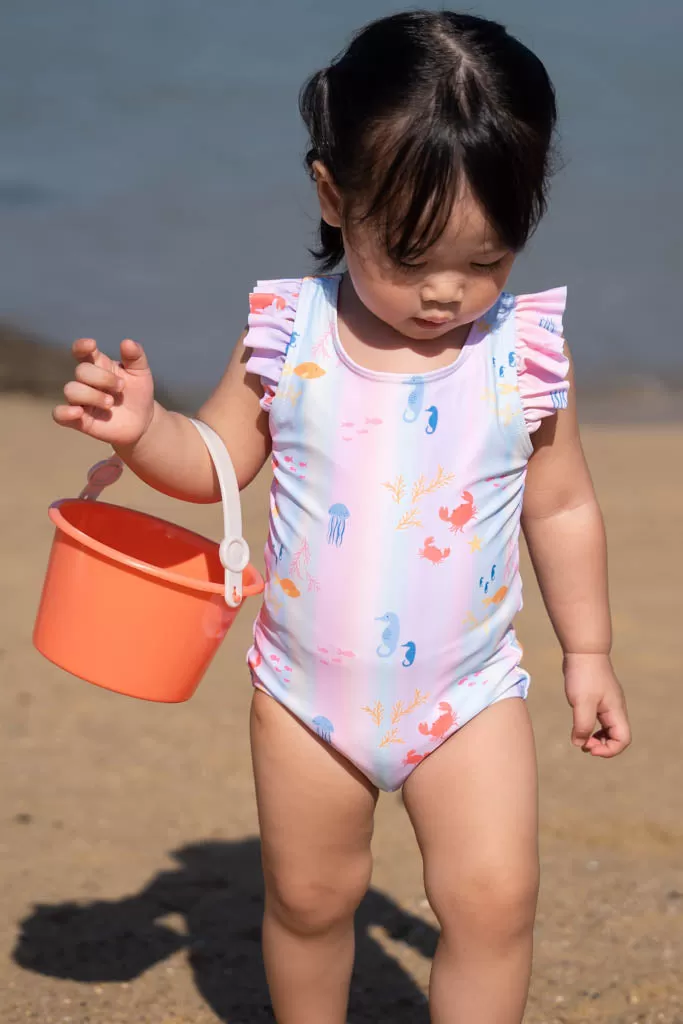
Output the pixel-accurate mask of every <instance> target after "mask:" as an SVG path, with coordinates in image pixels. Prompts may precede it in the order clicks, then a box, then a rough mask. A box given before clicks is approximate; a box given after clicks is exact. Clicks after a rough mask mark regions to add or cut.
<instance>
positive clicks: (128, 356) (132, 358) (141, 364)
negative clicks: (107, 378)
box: [121, 338, 149, 373]
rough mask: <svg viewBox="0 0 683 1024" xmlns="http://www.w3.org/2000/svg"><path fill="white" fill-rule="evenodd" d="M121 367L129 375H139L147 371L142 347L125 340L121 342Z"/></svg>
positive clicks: (128, 339)
mask: <svg viewBox="0 0 683 1024" xmlns="http://www.w3.org/2000/svg"><path fill="white" fill-rule="evenodd" d="M121 365H122V366H123V368H124V370H128V371H129V373H141V372H144V371H148V370H149V363H148V362H147V356H146V355H145V350H144V348H143V347H142V345H139V344H138V342H137V341H131V339H130V338H127V339H126V340H125V341H122V342H121Z"/></svg>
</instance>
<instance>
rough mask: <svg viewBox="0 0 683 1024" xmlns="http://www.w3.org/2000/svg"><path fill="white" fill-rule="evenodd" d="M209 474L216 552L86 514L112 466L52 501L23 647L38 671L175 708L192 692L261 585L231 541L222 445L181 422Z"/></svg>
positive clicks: (124, 519)
mask: <svg viewBox="0 0 683 1024" xmlns="http://www.w3.org/2000/svg"><path fill="white" fill-rule="evenodd" d="M192 422H193V423H194V425H195V426H196V427H197V429H198V430H199V432H200V433H201V435H202V437H203V439H204V441H205V443H206V445H207V447H208V449H209V452H210V453H211V457H212V459H213V462H214V466H215V468H216V473H217V476H218V479H219V482H220V487H221V495H222V498H223V514H224V527H225V531H224V538H225V539H224V540H223V542H222V543H221V544H220V545H219V544H216V543H215V541H212V540H209V539H207V538H206V537H202V536H200V535H199V534H197V533H193V532H192V531H190V530H186V529H184V528H183V527H180V526H175V525H173V524H171V523H167V522H165V521H164V520H163V519H158V518H156V517H155V516H150V515H146V514H145V513H143V512H135V511H133V510H132V509H128V508H122V507H120V506H118V505H108V504H105V503H103V502H97V501H96V498H97V497H98V496H99V494H100V492H101V491H102V489H103V487H105V486H107V485H108V484H109V483H112V482H113V481H114V480H115V479H118V477H119V476H120V475H121V472H122V469H123V464H122V463H121V460H120V459H118V457H117V456H114V457H113V458H111V459H108V460H106V461H105V462H102V463H98V464H97V466H94V467H93V469H92V470H91V471H90V473H89V476H88V486H87V487H86V488H85V490H84V491H83V492H82V494H81V496H80V497H79V498H77V499H65V500H62V501H57V502H55V503H54V504H53V505H51V506H50V509H49V513H48V514H49V516H50V519H51V520H52V522H53V523H54V524H55V527H56V530H55V535H54V539H53V542H52V550H51V552H50V560H49V563H48V568H47V574H46V577H45V583H44V586H43V593H42V597H41V601H40V607H39V609H38V615H37V619H36V624H35V629H34V633H33V642H34V644H35V646H36V647H37V649H38V650H39V651H40V653H41V654H43V655H44V656H45V657H46V658H48V659H49V660H50V661H52V662H54V663H55V664H56V665H59V666H60V668H63V669H66V671H67V672H71V673H72V674H73V675H75V676H80V678H82V679H85V680H87V681H88V682H90V683H95V684H96V685H97V686H103V687H105V688H106V689H108V690H115V691H116V692H118V693H123V694H126V695H128V696H130V697H140V698H142V699H143V700H153V701H163V702H166V703H177V702H179V701H184V700H187V699H188V698H189V697H191V696H192V694H193V693H194V691H195V690H196V688H197V686H198V684H199V682H200V680H201V678H202V676H203V675H204V673H205V671H206V669H207V668H208V666H209V663H210V662H211V659H212V658H213V656H214V654H215V653H216V651H217V650H218V647H219V646H220V644H221V641H222V640H223V637H224V636H225V634H226V633H227V631H228V630H229V629H230V626H231V625H232V623H233V622H234V620H235V617H236V615H237V613H238V611H239V609H240V607H241V604H242V601H243V598H244V597H250V596H253V595H256V594H260V593H262V591H263V588H264V583H263V579H262V578H261V576H260V574H259V573H258V572H257V570H256V569H255V568H254V567H253V566H252V565H250V564H249V549H248V547H247V544H246V541H245V540H244V539H243V538H242V536H241V531H242V524H241V518H242V517H241V510H240V502H239V490H238V487H237V480H236V478H235V473H234V470H233V468H232V464H231V462H230V459H229V456H228V453H227V451H226V450H225V446H224V445H223V443H222V441H221V440H220V438H219V437H218V435H217V434H215V433H214V432H213V431H212V430H211V429H210V428H209V427H207V426H206V424H205V423H199V422H198V421H195V420H193V421H192Z"/></svg>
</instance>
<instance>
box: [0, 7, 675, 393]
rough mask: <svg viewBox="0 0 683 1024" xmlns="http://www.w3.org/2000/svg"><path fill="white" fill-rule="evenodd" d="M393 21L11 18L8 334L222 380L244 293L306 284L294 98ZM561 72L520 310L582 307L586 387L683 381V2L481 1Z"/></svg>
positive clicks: (3, 305)
mask: <svg viewBox="0 0 683 1024" xmlns="http://www.w3.org/2000/svg"><path fill="white" fill-rule="evenodd" d="M409 6H413V5H408V4H396V3H387V2H384V0H364V2H361V0H344V2H343V3H338V4H331V3H320V2H318V3H312V2H310V0H287V2H286V3H283V2H282V0H259V3H254V4H244V3H237V2H235V0H233V2H230V0H193V2H192V3H189V2H188V0H116V2H115V3H112V2H111V0H60V2H59V3H55V2H54V0H31V2H30V3H27V2H26V0H4V2H3V5H2V12H1V13H0V132H1V134H2V146H1V147H0V239H1V242H0V313H1V315H2V317H3V318H4V319H7V320H11V321H13V322H14V323H16V324H18V325H21V326H24V327H27V328H29V329H31V330H35V331H38V332H40V333H42V334H44V335H46V336H48V337H50V338H52V339H54V340H55V341H60V342H63V341H70V340H71V339H72V338H75V337H78V336H81V335H83V334H86V335H92V336H95V337H97V338H98V340H99V341H100V343H101V344H102V346H103V347H105V348H108V349H109V350H110V351H113V350H114V347H115V346H116V345H117V344H118V341H119V339H120V338H122V337H127V336H132V337H134V338H136V339H138V340H140V341H142V342H143V343H144V344H145V346H146V348H147V350H148V352H149V355H150V357H151V359H152V361H153V365H154V367H155V370H156V373H157V374H158V376H159V377H160V378H161V379H163V380H164V381H165V382H167V383H169V384H170V385H172V386H175V387H176V388H183V389H186V390H187V389H190V390H192V391H204V390H206V389H207V388H210V387H211V386H212V384H213V383H214V382H215V381H216V379H217V378H218V376H219V375H220V373H221V372H222V369H223V367H224V365H225V362H226V360H227V358H228V356H229V354H230V351H231V349H232V347H233V345H234V343H235V340H236V338H237V337H238V335H239V333H240V331H241V329H242V327H243V325H244V321H245V317H246V308H247V300H246V296H247V292H248V290H249V288H250V286H251V284H252V283H253V281H254V280H255V279H256V278H258V277H260V278H267V277H291V276H296V275H298V274H300V273H304V272H306V271H308V270H310V267H311V262H310V259H309V257H308V255H307V251H306V247H307V245H308V244H310V243H311V241H312V235H313V231H314V228H315V224H316V219H317V218H316V212H315V205H314V196H313V193H312V187H311V185H310V183H309V182H308V179H307V178H306V175H305V173H304V171H303V168H302V165H301V156H302V152H303V148H304V142H305V140H304V134H303V129H302V127H301V126H300V124H299V120H298V113H297V107H296V98H297V92H298V89H299V86H300V84H301V83H302V81H303V79H304V78H305V77H306V75H307V74H308V73H310V71H312V70H314V69H315V68H316V67H318V66H320V65H321V64H323V63H326V62H327V60H328V58H329V57H330V56H331V55H332V54H334V53H335V52H336V51H337V50H339V49H341V48H342V46H343V45H344V44H345V41H346V40H347V38H348V36H349V33H350V32H351V31H352V30H353V29H355V28H356V27H359V26H360V25H361V24H363V23H364V22H365V21H367V20H368V19H370V18H372V17H379V16H381V15H383V14H387V13H390V12H391V11H393V10H397V9H400V8H406V7H409ZM468 9H470V10H471V11H472V12H473V13H478V14H483V15H485V16H486V15H487V16H490V17H494V18H499V19H500V20H502V21H504V22H505V23H506V24H507V25H508V27H509V28H510V29H511V30H512V31H514V32H515V33H517V34H518V35H519V36H520V37H521V38H522V39H523V40H524V41H525V42H526V43H527V44H528V45H530V46H531V47H532V48H534V49H535V50H536V52H538V53H539V55H540V56H541V57H542V58H543V60H544V61H545V62H546V65H547V67H548V69H549V71H550V73H551V76H552V77H553V79H554V81H555V84H556V87H557V90H558V94H559V100H560V108H561V116H562V149H563V154H564V160H565V165H564V168H563V170H562V171H561V173H560V174H559V176H558V177H557V179H556V181H555V186H554V191H553V197H552V205H551V212H550V214H549V215H548V217H547V219H546V221H545V222H544V224H543V226H542V228H541V230H540V231H539V233H538V235H537V237H536V239H535V240H534V242H533V243H532V245H531V247H530V249H529V251H528V252H527V253H526V254H525V255H524V257H523V258H522V259H520V261H519V263H518V266H517V267H516V269H515V272H514V277H513V279H512V286H513V287H514V288H515V289H516V290H518V291H524V290H540V289H542V288H545V287H551V286H553V285H556V284H567V285H568V286H569V310H568V315H567V334H568V337H569V339H570V341H571V344H572V347H573V351H574V355H575V359H576V362H577V366H578V372H579V376H580V377H581V378H583V380H584V381H585V382H587V383H589V384H592V385H595V384H596V382H600V384H599V386H600V387H601V388H602V387H605V388H610V387H613V386H615V384H617V383H618V382H619V381H621V380H623V379H624V378H627V377H629V376H631V375H636V376H646V377H649V378H652V379H657V378H659V379H662V380H664V381H668V382H671V381H672V380H676V379H683V344H681V340H680V331H679V328H678V323H679V301H678V300H679V295H680V281H681V273H682V269H683V268H682V266H681V262H682V261H681V205H682V203H681V200H682V196H683V188H682V187H681V174H680V168H681V166H683V135H682V133H681V116H680V98H681V96H682V95H683V62H682V61H681V57H680V40H681V39H682V38H683V5H681V4H680V0H650V2H649V3H648V4H643V3H642V0H600V2H599V3H596V2H595V0H590V2H589V0H572V2H571V3H565V4H562V5H561V4H552V5H549V4H548V3H547V0H517V2H516V3H515V4H514V5H511V4H510V3H509V0H481V2H479V3H473V4H472V5H471V6H470V7H469V8H468Z"/></svg>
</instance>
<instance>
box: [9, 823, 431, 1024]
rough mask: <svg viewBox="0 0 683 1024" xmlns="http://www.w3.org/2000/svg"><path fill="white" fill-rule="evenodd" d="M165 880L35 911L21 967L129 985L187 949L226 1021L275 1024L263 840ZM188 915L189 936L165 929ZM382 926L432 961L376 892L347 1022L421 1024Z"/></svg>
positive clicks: (190, 858) (211, 848)
mask: <svg viewBox="0 0 683 1024" xmlns="http://www.w3.org/2000/svg"><path fill="white" fill-rule="evenodd" d="M173 856H174V858H175V859H176V860H177V861H178V863H179V865H180V866H179V868H178V869H177V870H174V871H164V872H162V873H160V874H159V875H157V877H156V878H154V879H153V880H152V882H151V883H150V884H149V885H148V886H147V887H146V888H145V889H143V890H142V891H141V892H140V893H138V894H137V895H136V896H131V897H129V898H128V899H123V900H119V901H117V902H107V901H105V900H102V901H98V902H95V903H90V904H78V903H73V902H72V903H62V904H56V905H54V906H47V905H40V904H39V905H37V906H36V907H35V908H34V910H33V913H32V914H31V915H30V916H29V917H27V918H26V919H25V920H24V921H23V922H22V925H21V933H20V935H19V938H18V940H17V944H16V946H15V949H14V959H15V960H16V962H17V963H18V964H19V965H20V966H21V967H24V968H26V969H27V970H31V971H36V972H38V973H40V974H45V975H48V976H51V977H55V978H72V979H75V980H77V981H84V982H101V981H131V980H132V979H133V978H136V977H137V976H138V975H140V974H142V972H143V971H146V970H147V969H148V968H149V967H151V966H152V965H154V964H156V963H159V962H160V961H162V960H164V959H165V958H166V957H168V956H170V955H171V954H172V953H175V952H176V951H177V950H180V949H187V954H188V958H189V962H190V965H191V967H192V970H193V972H194V977H195V980H196V984H197V987H198V989H199V991H200V992H201V994H202V996H203V997H204V999H206V1001H207V1002H208V1004H209V1005H210V1006H211V1008H212V1010H213V1011H214V1013H215V1014H216V1015H217V1016H218V1017H219V1018H220V1020H222V1021H225V1022H229V1024H238V1022H246V1021H248V1022H249V1024H261V1022H266V1021H269V1022H272V1021H273V1019H274V1018H273V1016H272V1013H271V1010H270V1001H269V998H268V990H267V987H266V980H265V975H264V972H263V965H262V961H261V951H260V947H259V942H260V935H261V913H262V908H263V882H262V877H261V866H260V847H259V842H258V840H257V839H245V840H240V841H238V842H205V843H194V844H192V845H190V846H185V847H182V848H181V849H179V850H176V851H174V853H173ZM170 914H174V915H180V916H181V917H182V918H183V919H184V927H185V930H186V934H180V932H179V931H177V930H175V929H174V928H173V927H170V926H169V924H164V920H163V919H164V917H165V916H167V915H170ZM372 926H379V927H380V928H382V929H384V931H385V932H386V933H387V934H388V935H389V936H391V937H392V938H394V939H398V940H400V941H401V942H405V943H407V944H408V945H410V946H412V947H413V948H414V949H416V950H417V951H419V952H420V953H421V954H422V955H423V956H426V957H432V956H433V954H434V949H435V946H436V938H437V935H436V932H435V930H434V929H433V928H432V927H431V926H430V925H429V924H427V923H425V922H424V921H422V920H420V919H419V918H417V917H413V916H412V915H411V914H409V913H406V912H405V911H404V910H402V909H401V908H400V907H399V906H397V905H396V904H395V903H394V902H393V901H392V900H390V899H389V898H388V897H386V896H384V895H382V893H380V892H377V890H375V889H371V890H370V892H369V893H368V895H367V896H366V898H365V900H364V901H363V903H362V905H361V907H360V909H359V911H358V915H357V946H356V969H355V973H354V980H353V985H352V993H351V1005H350V1011H349V1021H351V1022H353V1024H364V1022H370V1021H371V1022H373V1024H379V1022H382V1021H391V1022H392V1024H421V1022H426V1021H428V1020H429V1016H428V1013H427V1008H426V1001H425V998H424V996H423V995H422V993H421V991H420V990H419V989H418V987H417V986H416V985H415V983H414V982H413V980H412V978H410V976H409V975H408V974H406V972H405V971H404V970H403V969H402V967H401V966H400V965H399V964H398V963H397V962H396V960H394V959H393V957H391V956H390V955H389V954H388V953H386V952H385V951H384V950H383V949H382V947H381V946H380V945H379V943H378V942H377V941H376V940H375V939H373V938H372V937H371V935H370V934H369V930H370V928H371V927H372Z"/></svg>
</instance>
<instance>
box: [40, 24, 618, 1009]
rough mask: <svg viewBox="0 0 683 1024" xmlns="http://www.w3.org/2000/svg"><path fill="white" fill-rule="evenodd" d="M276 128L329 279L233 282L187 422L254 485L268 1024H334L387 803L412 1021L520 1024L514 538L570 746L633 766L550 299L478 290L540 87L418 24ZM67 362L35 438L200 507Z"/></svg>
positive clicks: (508, 260) (135, 406)
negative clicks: (57, 437)
mask: <svg viewBox="0 0 683 1024" xmlns="http://www.w3.org/2000/svg"><path fill="white" fill-rule="evenodd" d="M301 111H302V114H303V118H304V121H305V123H306V126H307V128H308V131H309V135H310V149H309V150H308V153H307V157H306V162H307V165H308V168H309V170H310V173H311V175H312V177H313V179H314V181H315V183H316V187H317V192H318V198H319V201H320V210H321V217H322V219H321V222H320V246H319V249H318V251H317V253H316V255H317V256H318V257H319V260H320V267H321V269H322V270H323V271H325V272H326V275H323V276H313V277H306V278H303V279H298V278H297V279H282V280H276V281H261V282H259V283H258V284H257V285H256V287H255V288H254V291H253V293H252V295H251V296H250V313H249V326H248V330H247V331H246V332H245V333H244V334H243V336H242V338H241V339H240V342H239V344H238V346H237V348H236V350H235V353H234V355H233V358H232V359H231V361H230V364H229V366H228V369H227V371H226V373H225V375H224V377H223V379H222V381H221V382H220V383H219V384H218V387H217V388H216V390H215V392H214V394H213V395H212V397H211V398H209V400H208V401H207V402H206V404H205V405H204V406H203V408H202V410H201V412H200V418H202V419H203V420H205V421H206V422H207V423H209V424H210V425H211V426H212V427H213V428H214V429H215V430H216V431H218V433H219V434H220V435H221V437H222V438H223V440H224V441H225V444H226V446H227V448H228V450H229V451H230V454H231V456H232V460H233V462H234V465H235V469H236V472H237V476H238V479H239V483H240V486H242V487H244V486H246V485H247V484H248V483H249V482H250V481H251V480H253V479H254V477H255V476H256V475H257V473H258V472H259V471H260V470H261V468H262V467H263V465H264V463H265V462H266V461H268V460H270V462H271V465H272V472H273V483H272V487H271V490H270V530H269V536H268V542H267V547H266V567H267V587H266V593H265V600H264V603H263V607H262V609H261V612H260V614H259V616H258V619H257V622H256V625H255V629H254V644H253V647H252V649H251V651H250V653H249V665H250V667H251V673H252V679H253V683H254V687H255V692H254V700H253V710H252V719H251V737H252V749H253V762H254V772H255V778H256V792H257V799H258V810H259V818H260V824H261V835H262V849H263V868H264V873H265V881H266V905H265V919H264V928H263V951H264V958H265V963H266V969H267V974H268V981H269V985H270V989H271V993H272V1000H273V1005H274V1009H275V1014H276V1016H277V1020H278V1021H279V1022H280V1024H342V1022H343V1021H345V1020H346V1005H347V997H348V989H349V979H350V975H351V969H352V961H353V916H354V912H355V909H356V907H357V906H358V903H359V901H360V900H361V899H362V897H363V894H364V893H365V891H366V888H367V886H368V883H369V880H370V872H371V853H370V840H371V836H372V823H373V812H374V808H375V802H376V800H377V796H378V790H380V789H384V790H395V789H398V788H400V787H403V797H404V801H405V806H406V808H407V810H408V814H409V815H410V818H411V821H412V824H413V826H414V828H415V832H416V835H417V839H418V842H419V846H420V849H421V851H422V856H423V859H424V879H425V886H426V891H427V895H428V897H429V901H430V903H431V906H432V908H433V910H434V913H435V914H436V916H437V918H438V920H439V923H440V925H441V938H440V942H439V946H438V950H437V953H436V956H435V959H434V966H433V971H432V980H431V989H430V1006H431V1014H432V1020H433V1021H434V1022H435V1024H519V1022H520V1021H521V1019H522V1015H523V1011H524V1005H525V1001H526V996H527V987H528V981H529V973H530V965H531V949H532V928H533V921H534V913H535V904H536V893H537V883H538V855H537V821H536V766H535V758H534V746H533V739H532V732H531V726H530V722H529V716H528V713H527V708H526V702H525V698H526V695H527V691H528V687H529V677H528V675H527V673H526V672H525V670H524V669H523V668H522V666H521V657H522V652H521V648H520V646H519V643H518V641H517V639H516V636H515V632H514V628H513V625H512V623H513V619H514V616H515V614H516V613H517V611H518V610H519V608H520V607H521V603H522V600H521V581H520V576H519V558H518V540H519V531H520V524H521V525H522V526H523V527H524V532H525V536H526V539H527V542H528V545H529V548H530V551H531V556H532V560H533V563H534V567H535V570H536V574H537V576H538V580H539V583H540V586H541V589H542V592H543V596H544V599H545V602H546V605H547V608H548V612H549V614H550V617H551V619H552V622H553V625H554V627H555V631H556V633H557V636H558V638H559V640H560V643H561V645H562V648H563V651H564V674H565V682H566V692H567V698H568V701H569V703H570V705H571V706H572V709H573V729H572V742H573V743H574V744H575V745H577V746H579V747H581V748H582V749H583V750H584V751H586V752H588V753H590V754H592V755H593V756H596V757H612V756H614V755H615V754H617V753H619V752H620V751H621V750H623V749H624V748H625V747H626V746H627V745H628V743H629V726H628V721H627V716H626V709H625V705H624V698H623V694H622V691H621V688H620V686H619V683H618V681H617V679H616V678H615V675H614V672H613V670H612V666H611V664H610V657H609V651H610V617H609V608H608V598H607V580H606V558H605V537H604V531H603V525H602V519H601V515H600V511H599V508H598V505H597V503H596V499H595V495H594V492H593V487H592V485H591V480H590V477H589V473H588V470H587V468H586V464H585V461H584V457H583V453H582V450H581V444H580V441H579V434H578V429H577V421H576V412H575V399H574V387H573V382H572V378H571V371H570V363H569V357H568V354H567V351H566V347H565V345H564V341H563V337H562V335H563V330H562V317H563V313H564V306H565V289H563V288H556V289H553V290H551V291H547V292H543V293H540V294H534V295H521V296H517V297H514V296H512V295H510V294H508V293H507V292H505V291H504V288H505V283H506V280H507V278H508V275H509V273H510V270H511V269H512V265H513V263H514V260H515V257H516V255H517V253H519V252H520V251H521V250H522V249H523V247H524V245H525V243H526V241H527V239H528V238H529V236H530V234H531V232H532V231H533V229H534V228H535V226H536V225H537V223H538V221H539V219H540V218H541V215H542V213H543V212H544V209H545V204H546V187H547V180H548V175H549V168H550V155H551V144H552V139H553V132H554V126H555V99H554V92H553V88H552V85H551V83H550V81H549V79H548V75H547V73H546V71H545V69H544V67H543V65H542V64H541V62H540V61H539V60H538V58H536V57H535V56H534V55H533V54H532V53H530V52H529V50H527V49H526V48H525V47H524V46H523V45H522V44H521V43H519V42H518V41H517V40H516V39H514V38H512V37H511V36H509V35H508V34H507V33H506V31H505V30H504V29H503V28H502V27H501V26H500V25H497V24H495V23H493V22H491V21H486V20H483V19H481V18H476V17H472V16H469V15H460V14H455V13H452V12H448V11H440V12H438V13H429V12H425V11H423V12H413V13H405V14H397V15H395V16H393V17H389V18H385V19H383V20H381V21H378V22H375V23H374V24H371V25H369V26H368V27H366V28H365V29H363V30H362V31H361V32H360V33H359V34H358V35H357V36H356V37H355V38H354V40H353V41H352V43H351V45H350V46H349V48H348V49H347V50H346V51H345V52H344V53H343V54H341V55H340V56H339V57H337V58H336V59H335V60H334V61H333V62H332V64H331V65H330V66H329V67H326V68H324V69H323V70H322V71H318V72H317V73H316V74H314V75H313V77H312V78H311V79H310V81H309V82H308V83H307V84H306V86H305V87H304V89H303V92H302V95H301ZM342 259H344V260H345V263H346V268H347V269H346V270H345V271H344V272H343V273H330V272H331V271H333V270H334V269H335V268H336V267H337V266H338V265H339V264H340V263H341V261H342ZM74 354H75V357H76V360H77V363H78V365H77V368H76V372H75V380H74V381H71V382H70V383H68V384H67V385H66V388H65V394H66V399H67V402H68V404H67V405H63V406H59V407H58V408H57V409H56V410H55V413H54V416H55V419H56V420H57V422H58V423H60V424H62V425H64V426H70V427H73V428H75V429H78V430H81V431H83V432H84V433H87V434H90V435H91V436H93V437H96V438H99V439H100V440H102V441H106V442H108V443H109V444H111V445H113V446H114V448H115V449H116V451H117V452H118V453H119V454H120V455H121V456H122V457H123V459H124V460H125V461H126V463H127V464H128V465H129V466H130V467H131V469H132V470H133V471H134V472H135V473H137V475H138V476H140V477H141V478H142V479H143V480H145V481H147V483H149V484H150V485H151V486H152V487H155V488H157V489H158V490H160V491H163V492H165V493H166V494H170V495H173V496H175V497H178V498H182V499H185V500H188V501H195V502H211V501H216V500H218V498H219V491H218V486H217V481H216V478H215V476H214V473H213V469H212V465H211V462H210V459H209V457H208V454H207V452H206V451H205V449H204V445H203V442H202V441H201V439H200V437H199V435H198V434H197V432H196V430H195V429H194V427H193V426H192V425H191V424H190V423H189V422H188V420H187V419H186V418H185V417H183V416H181V415H178V414H176V413H173V412H169V411H167V410H166V409H164V408H162V407H161V406H160V405H159V404H158V403H155V402H154V399H153V384H152V375H151V372H150V369H149V367H148V364H147V361H146V358H145V355H144V352H143V350H142V348H141V346H140V345H138V344H137V343H135V342H133V341H124V342H123V343H122V345H121V359H120V362H113V361H112V360H111V359H109V358H108V357H107V356H105V355H104V354H103V353H102V352H100V351H99V350H98V349H97V346H96V343H95V342H94V341H93V340H89V339H82V340H80V341H78V342H76V344H75V346H74ZM596 719H597V722H598V723H599V728H598V729H597V731H596V732H593V730H594V727H595V724H596Z"/></svg>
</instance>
